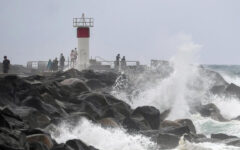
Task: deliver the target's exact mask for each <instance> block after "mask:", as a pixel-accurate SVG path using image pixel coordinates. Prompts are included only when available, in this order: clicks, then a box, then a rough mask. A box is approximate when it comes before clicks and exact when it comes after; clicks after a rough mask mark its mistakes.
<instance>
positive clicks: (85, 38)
mask: <svg viewBox="0 0 240 150" xmlns="http://www.w3.org/2000/svg"><path fill="white" fill-rule="evenodd" d="M93 21H94V20H93V18H85V16H84V14H82V17H81V18H73V27H76V28H77V38H78V60H77V68H78V69H79V70H84V69H87V68H88V66H89V38H90V27H93Z"/></svg>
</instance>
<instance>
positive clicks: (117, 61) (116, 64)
mask: <svg viewBox="0 0 240 150" xmlns="http://www.w3.org/2000/svg"><path fill="white" fill-rule="evenodd" d="M119 63H120V54H117V56H116V61H115V69H116V70H119Z"/></svg>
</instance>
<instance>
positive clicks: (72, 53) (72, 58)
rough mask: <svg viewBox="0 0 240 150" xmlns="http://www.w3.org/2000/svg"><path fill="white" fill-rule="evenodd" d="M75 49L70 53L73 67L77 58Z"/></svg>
mask: <svg viewBox="0 0 240 150" xmlns="http://www.w3.org/2000/svg"><path fill="white" fill-rule="evenodd" d="M74 55H75V54H74V50H72V51H71V54H70V58H71V67H72V68H73V67H74V65H75V64H74V59H75V56H74Z"/></svg>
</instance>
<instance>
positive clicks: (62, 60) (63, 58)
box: [60, 53, 65, 70]
mask: <svg viewBox="0 0 240 150" xmlns="http://www.w3.org/2000/svg"><path fill="white" fill-rule="evenodd" d="M64 63H65V57H64V56H63V54H62V53H61V55H60V69H61V70H63V69H64Z"/></svg>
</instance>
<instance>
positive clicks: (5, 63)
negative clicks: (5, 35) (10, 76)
mask: <svg viewBox="0 0 240 150" xmlns="http://www.w3.org/2000/svg"><path fill="white" fill-rule="evenodd" d="M3 58H4V60H3V64H2V65H3V73H8V70H9V68H10V60H8V59H7V56H4V57H3Z"/></svg>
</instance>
